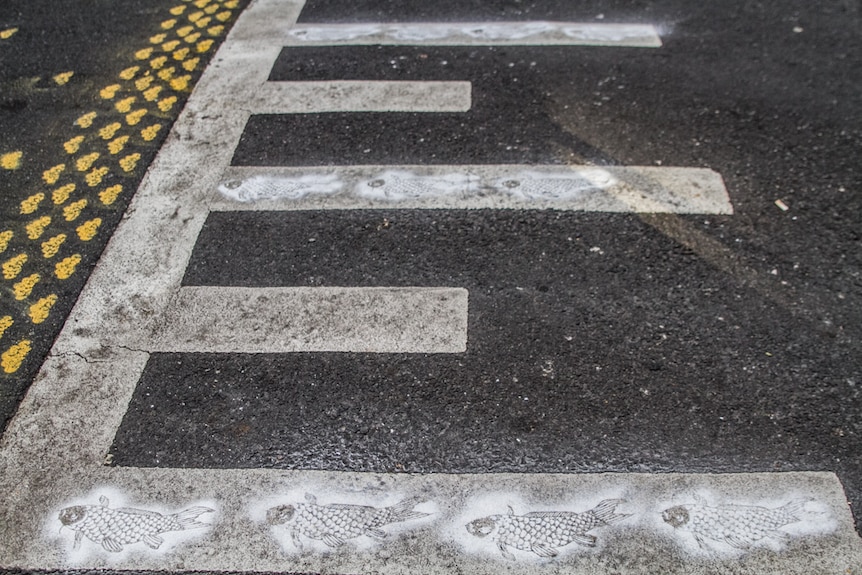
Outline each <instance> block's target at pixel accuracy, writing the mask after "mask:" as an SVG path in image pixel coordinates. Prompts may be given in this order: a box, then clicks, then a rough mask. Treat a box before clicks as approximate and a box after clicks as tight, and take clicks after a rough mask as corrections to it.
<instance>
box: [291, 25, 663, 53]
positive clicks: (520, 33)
mask: <svg viewBox="0 0 862 575" xmlns="http://www.w3.org/2000/svg"><path fill="white" fill-rule="evenodd" d="M282 38H283V40H282V41H283V42H284V44H285V45H291V44H301V45H321V46H322V45H330V46H331V45H333V44H351V45H395V44H397V45H413V46H422V45H426V46H463V45H465V44H471V45H482V46H512V45H520V46H621V47H628V48H659V47H660V46H661V37H660V36H659V33H658V30H656V28H655V26H652V25H650V24H612V23H608V24H597V23H582V22H539V21H533V22H448V23H438V22H421V23H400V24H386V23H379V24H377V23H371V24H303V25H298V26H294V27H292V28H290V29H288V30H287V31H286V34H285V35H284V36H283V37H282Z"/></svg>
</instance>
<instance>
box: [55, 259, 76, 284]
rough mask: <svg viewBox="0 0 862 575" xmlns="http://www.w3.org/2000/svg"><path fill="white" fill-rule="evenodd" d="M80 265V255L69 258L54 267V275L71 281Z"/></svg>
mask: <svg viewBox="0 0 862 575" xmlns="http://www.w3.org/2000/svg"><path fill="white" fill-rule="evenodd" d="M79 263H81V256H80V255H78V254H75V255H73V256H69V257H67V258H66V259H64V260H63V261H61V262H60V263H58V264H57V265H56V266H55V267H54V275H55V276H57V277H58V278H60V279H61V280H65V279H69V278H70V277H71V276H72V274H73V273H75V268H76V267H77V266H78V264H79Z"/></svg>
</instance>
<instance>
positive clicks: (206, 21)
mask: <svg viewBox="0 0 862 575" xmlns="http://www.w3.org/2000/svg"><path fill="white" fill-rule="evenodd" d="M210 22H212V18H210V17H209V16H207V17H206V18H201V19H200V20H198V21H197V22H195V26H197V27H198V28H204V27H206V26H209V23H210Z"/></svg>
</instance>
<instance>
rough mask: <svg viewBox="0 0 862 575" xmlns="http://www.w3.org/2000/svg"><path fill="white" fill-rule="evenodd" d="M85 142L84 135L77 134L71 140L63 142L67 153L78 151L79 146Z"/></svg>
mask: <svg viewBox="0 0 862 575" xmlns="http://www.w3.org/2000/svg"><path fill="white" fill-rule="evenodd" d="M83 142H84V136H75V137H74V138H72V139H71V140H69V141H67V142H63V149H65V150H66V153H67V154H74V153H75V152H77V151H78V148H80V147H81V144H82V143H83Z"/></svg>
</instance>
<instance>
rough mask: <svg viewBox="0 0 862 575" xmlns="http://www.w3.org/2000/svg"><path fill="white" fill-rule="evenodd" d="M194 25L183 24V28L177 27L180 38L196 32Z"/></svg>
mask: <svg viewBox="0 0 862 575" xmlns="http://www.w3.org/2000/svg"><path fill="white" fill-rule="evenodd" d="M194 29H195V28H194V26H183V27H182V28H177V36H179V37H180V38H184V37H185V36H187V35H189V34H191V33H192V32H194Z"/></svg>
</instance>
